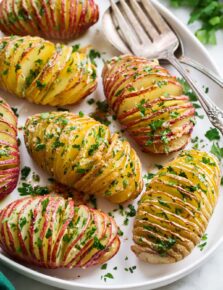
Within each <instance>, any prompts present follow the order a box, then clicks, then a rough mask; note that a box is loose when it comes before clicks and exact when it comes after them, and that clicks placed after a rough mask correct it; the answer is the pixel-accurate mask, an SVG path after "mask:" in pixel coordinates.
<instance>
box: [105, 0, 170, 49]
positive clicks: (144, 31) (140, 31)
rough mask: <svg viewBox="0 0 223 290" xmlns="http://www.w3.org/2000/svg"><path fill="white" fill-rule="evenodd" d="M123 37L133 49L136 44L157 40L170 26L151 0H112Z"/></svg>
mask: <svg viewBox="0 0 223 290" xmlns="http://www.w3.org/2000/svg"><path fill="white" fill-rule="evenodd" d="M110 2H111V7H112V9H113V13H114V16H115V19H116V21H117V23H118V25H119V29H120V31H121V33H122V37H123V36H124V38H125V39H126V41H127V43H128V45H129V47H130V48H131V49H132V48H133V47H134V46H135V45H136V44H149V43H151V42H155V41H156V39H157V38H159V37H160V35H161V34H162V33H165V32H169V31H170V28H169V27H168V25H167V24H166V22H165V20H164V19H163V18H162V16H161V15H160V14H159V12H158V11H157V10H156V8H155V7H154V6H153V5H152V3H151V1H150V0H140V1H137V0H128V1H126V0H120V1H119V3H117V4H116V3H115V1H114V0H110Z"/></svg>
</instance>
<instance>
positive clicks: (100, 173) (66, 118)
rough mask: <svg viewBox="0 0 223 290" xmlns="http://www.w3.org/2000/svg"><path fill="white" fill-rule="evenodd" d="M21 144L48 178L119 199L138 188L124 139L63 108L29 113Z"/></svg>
mask: <svg viewBox="0 0 223 290" xmlns="http://www.w3.org/2000/svg"><path fill="white" fill-rule="evenodd" d="M25 142H26V146H27V149H28V151H29V153H30V155H31V156H32V157H33V159H34V160H35V161H36V162H37V163H38V164H39V165H40V166H41V167H42V168H43V169H45V170H46V171H47V172H48V173H49V174H50V175H52V177H53V178H54V179H56V180H57V181H59V182H60V183H62V184H65V185H68V186H70V187H73V188H75V189H77V190H79V191H82V192H84V193H86V194H95V195H97V196H101V197H105V198H107V199H109V200H111V201H113V202H116V203H122V202H125V201H127V200H131V199H133V198H136V197H137V195H138V194H139V193H140V192H141V190H142V186H143V184H142V173H141V165H140V161H139V158H138V156H137V155H136V153H135V151H134V150H133V149H132V148H131V147H130V144H129V143H128V142H127V141H122V140H121V139H120V138H119V137H118V135H117V134H114V135H111V133H110V131H109V129H108V128H107V127H106V126H104V125H102V124H100V123H99V122H97V121H95V120H94V119H92V118H90V117H85V116H82V117H80V116H77V115H75V114H72V113H68V112H51V113H43V114H38V115H34V116H32V117H30V118H29V119H28V120H27V122H26V126H25Z"/></svg>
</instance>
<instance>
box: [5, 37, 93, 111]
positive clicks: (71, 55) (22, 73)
mask: <svg viewBox="0 0 223 290" xmlns="http://www.w3.org/2000/svg"><path fill="white" fill-rule="evenodd" d="M0 65H1V67H2V72H1V73H0V88H3V89H5V90H7V91H9V92H11V93H13V94H15V95H17V96H18V97H21V98H26V99H27V100H29V101H30V102H33V103H36V104H42V105H52V106H63V105H68V104H75V103H78V102H79V101H80V100H82V99H83V98H84V97H86V96H88V95H89V94H91V93H92V92H93V91H94V90H95V89H96V86H97V77H96V68H95V66H94V65H93V64H92V63H91V61H90V59H89V57H88V56H87V55H86V54H85V53H79V52H73V49H72V47H71V46H66V45H62V44H54V43H52V42H49V41H46V40H44V39H42V38H39V37H31V36H26V37H18V36H13V37H10V38H9V37H5V38H1V39H0Z"/></svg>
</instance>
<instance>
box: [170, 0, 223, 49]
mask: <svg viewBox="0 0 223 290" xmlns="http://www.w3.org/2000/svg"><path fill="white" fill-rule="evenodd" d="M170 3H171V4H172V6H174V7H183V6H186V7H190V8H192V11H191V14H190V19H189V21H188V24H191V23H193V22H195V21H200V22H201V27H200V28H199V29H198V30H197V31H196V32H195V35H196V36H197V38H198V39H199V40H200V41H201V42H202V43H204V44H213V45H214V44H216V43H217V41H216V31H218V30H221V29H223V3H222V1H220V0H170Z"/></svg>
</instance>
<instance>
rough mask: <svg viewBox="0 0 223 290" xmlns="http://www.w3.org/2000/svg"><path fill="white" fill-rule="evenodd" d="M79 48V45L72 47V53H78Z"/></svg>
mask: <svg viewBox="0 0 223 290" xmlns="http://www.w3.org/2000/svg"><path fill="white" fill-rule="evenodd" d="M79 48H80V44H75V45H72V52H76V51H78V50H79Z"/></svg>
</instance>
